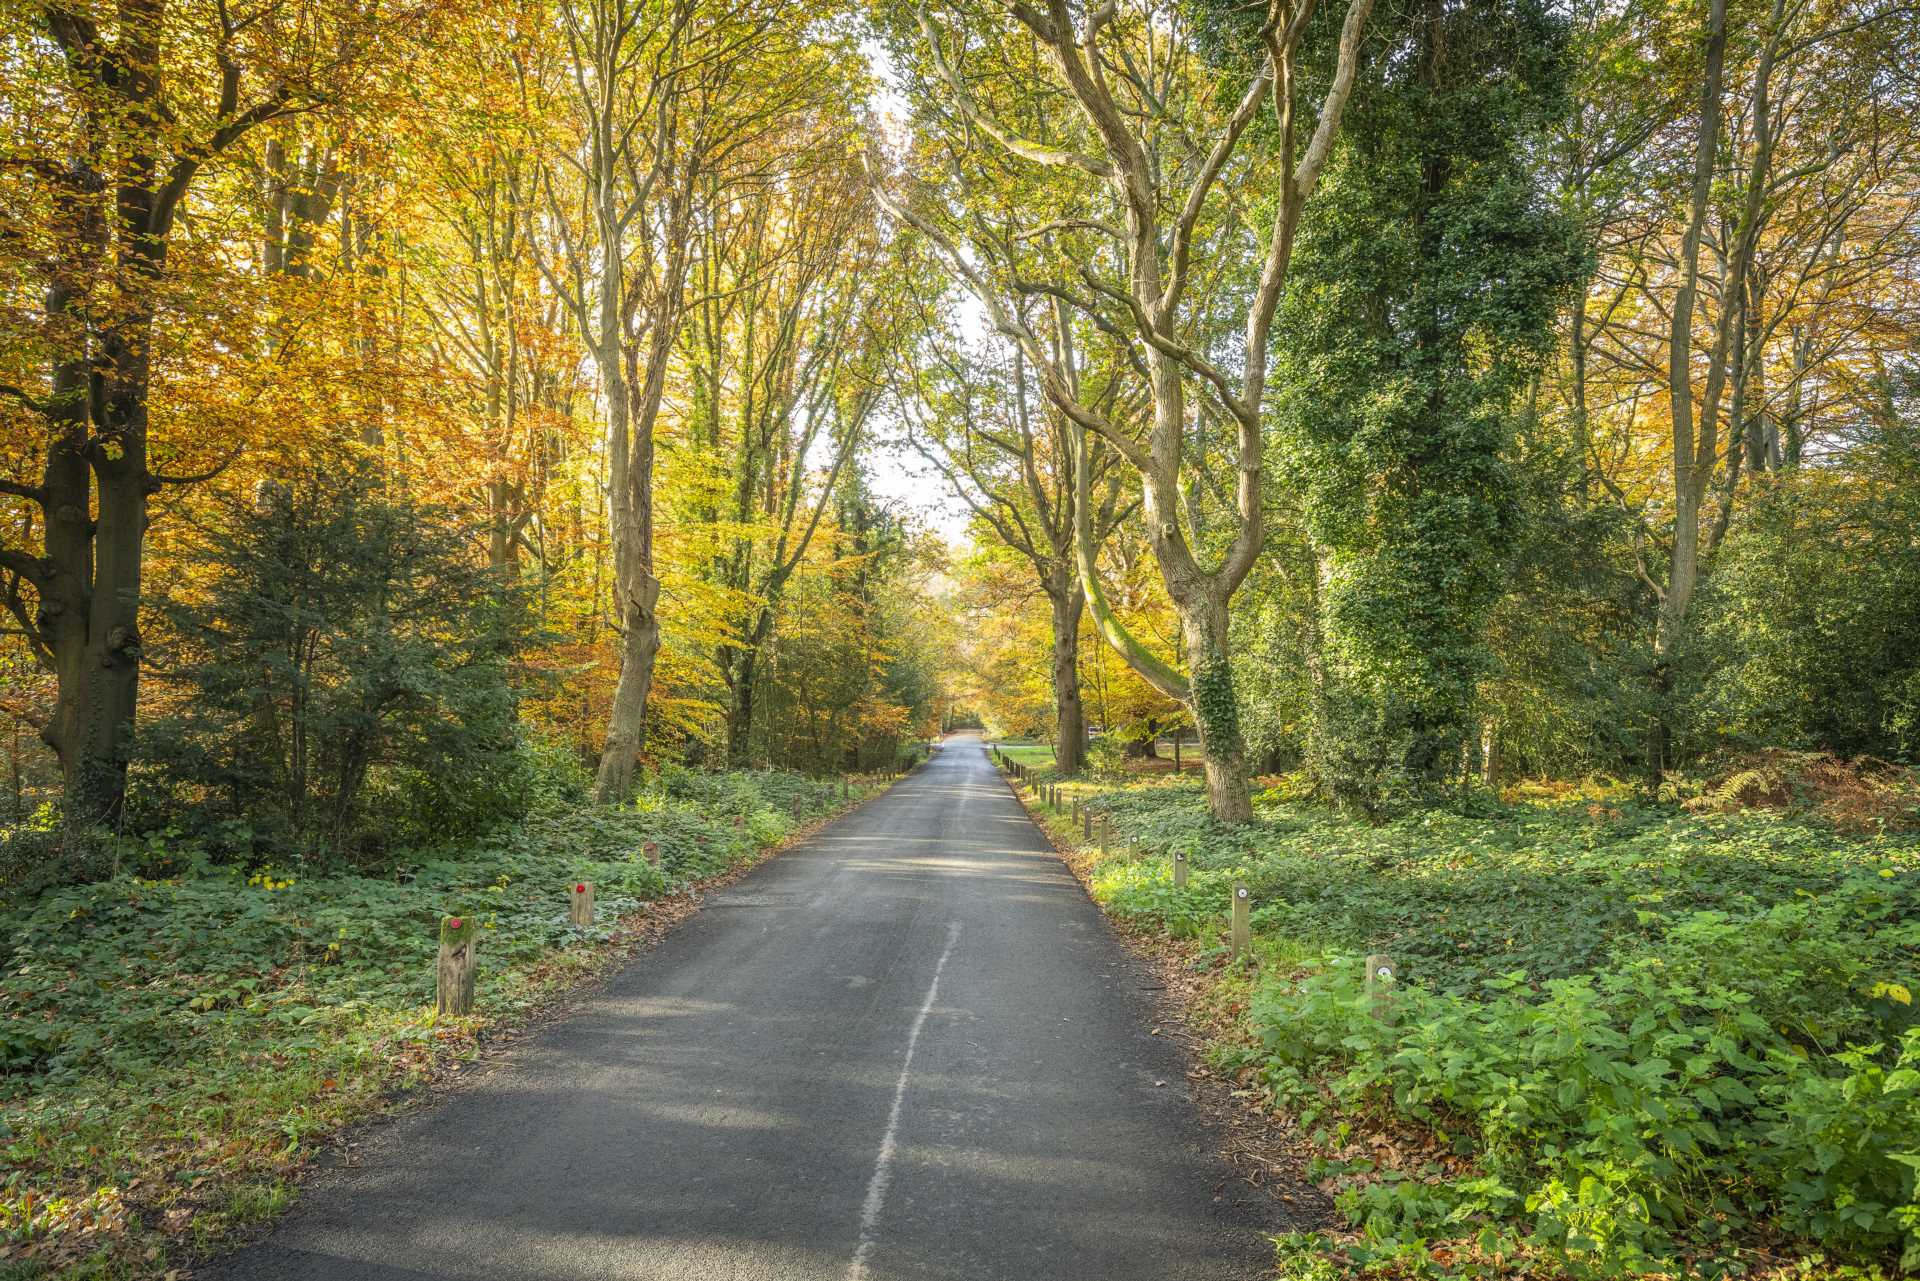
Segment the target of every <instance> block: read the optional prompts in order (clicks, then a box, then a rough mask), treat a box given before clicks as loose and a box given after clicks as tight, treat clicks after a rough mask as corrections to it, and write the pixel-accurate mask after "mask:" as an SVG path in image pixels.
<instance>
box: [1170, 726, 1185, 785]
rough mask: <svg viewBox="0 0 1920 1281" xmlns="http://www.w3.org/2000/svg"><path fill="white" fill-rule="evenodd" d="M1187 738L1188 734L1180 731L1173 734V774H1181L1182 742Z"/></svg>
mask: <svg viewBox="0 0 1920 1281" xmlns="http://www.w3.org/2000/svg"><path fill="white" fill-rule="evenodd" d="M1185 737H1186V734H1184V733H1183V732H1181V731H1180V730H1175V731H1174V732H1173V772H1174V773H1176V774H1178V773H1179V772H1180V740H1181V739H1183V738H1185Z"/></svg>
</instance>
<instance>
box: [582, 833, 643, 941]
mask: <svg viewBox="0 0 1920 1281" xmlns="http://www.w3.org/2000/svg"><path fill="white" fill-rule="evenodd" d="M647 844H649V845H651V844H653V842H652V841H648V842H647ZM567 920H569V921H571V922H572V923H573V924H575V925H592V924H593V882H592V881H575V882H574V883H573V888H572V889H570V890H568V891H567Z"/></svg>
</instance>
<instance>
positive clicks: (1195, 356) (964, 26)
mask: <svg viewBox="0 0 1920 1281" xmlns="http://www.w3.org/2000/svg"><path fill="white" fill-rule="evenodd" d="M1316 8H1317V6H1316V5H1315V3H1314V0H1270V3H1268V4H1267V5H1266V6H1265V8H1264V13H1263V15H1262V20H1261V22H1260V23H1259V25H1258V28H1257V30H1256V31H1255V32H1254V33H1253V39H1252V40H1251V42H1250V44H1251V49H1250V50H1248V52H1249V54H1250V57H1248V58H1247V59H1246V60H1245V61H1249V62H1251V63H1252V68H1251V73H1250V74H1248V73H1246V72H1244V71H1228V70H1226V69H1224V68H1222V67H1221V66H1219V65H1217V64H1215V63H1213V62H1211V61H1209V60H1208V58H1207V57H1206V56H1204V55H1203V53H1202V52H1201V51H1200V49H1199V48H1198V47H1197V45H1196V42H1195V40H1194V38H1193V35H1192V32H1191V30H1190V29H1189V26H1188V22H1187V18H1186V12H1187V11H1186V10H1185V9H1184V7H1180V6H1171V5H1167V6H1162V5H1157V4H1153V3H1139V4H1128V5H1125V6H1120V5H1115V4H1109V5H1105V6H1102V7H1100V8H1098V9H1092V10H1087V11H1084V12H1080V11H1077V10H1076V9H1075V8H1074V7H1073V6H1071V5H1069V4H1068V3H1067V0H1048V3H1047V4H1046V5H1045V6H1044V7H1042V8H1036V7H1032V6H1029V5H1025V4H1021V5H1016V6H1014V9H1013V14H1014V19H1015V21H1016V23H1017V27H1018V30H1017V32H1016V31H1010V30H1008V29H1007V28H1006V26H1005V25H1004V24H1003V23H1001V22H999V21H996V20H995V19H993V18H990V17H987V16H984V15H983V14H982V13H981V11H980V10H979V9H978V8H976V7H973V6H970V5H963V6H953V7H948V8H943V9H942V10H940V11H939V12H938V14H936V13H935V12H934V11H933V10H930V9H918V10H916V19H917V22H918V25H919V27H920V30H921V33H922V37H923V42H922V45H921V48H920V58H921V60H922V62H923V63H924V64H925V65H926V66H928V67H929V68H930V75H929V77H928V78H929V79H930V81H931V83H928V84H924V85H923V89H922V101H923V103H924V104H925V111H926V114H927V116H928V118H929V120H930V121H932V122H934V123H936V124H944V126H945V133H946V134H947V135H949V136H952V135H955V134H957V135H959V137H958V138H956V139H955V140H953V141H951V142H949V143H948V144H947V145H948V147H949V149H950V154H952V155H953V157H954V161H953V163H954V164H955V166H956V167H958V168H960V169H961V170H962V176H963V178H964V177H965V170H966V169H967V167H968V165H969V164H971V163H972V160H971V157H969V156H967V155H966V153H965V151H964V148H966V147H967V146H968V145H969V144H968V142H967V141H964V140H965V139H972V140H983V141H982V142H981V143H977V144H975V145H986V146H989V147H990V148H992V149H993V151H994V153H995V160H996V162H998V163H1002V164H1007V165H1010V166H1026V167H1037V168H1038V169H1039V170H1043V171H1045V172H1047V173H1048V174H1049V175H1051V177H1050V179H1049V180H1050V182H1051V183H1053V184H1054V185H1055V186H1056V187H1060V188H1063V189H1066V190H1068V191H1070V192H1071V195H1072V199H1071V202H1070V203H1072V204H1073V205H1074V206H1076V208H1074V209H1073V210H1072V211H1071V212H1070V213H1069V214H1068V216H1067V217H1066V218H1065V219H1055V220H1054V221H1053V222H1052V223H1048V224H1042V225H1034V226H1029V227H1028V228H1026V229H1025V230H1024V231H1023V232H1022V233H1021V235H1020V236H1019V237H1018V238H1017V239H1016V240H1014V241H1008V240H999V239H995V238H993V237H991V236H980V235H973V234H970V231H969V229H968V225H967V223H966V221H965V217H964V214H962V215H960V216H958V217H956V216H953V215H952V214H951V213H948V214H946V215H943V214H942V213H941V212H940V211H939V210H937V209H935V208H933V207H931V205H930V201H929V200H928V199H927V195H929V194H931V193H923V194H922V195H921V196H920V197H919V198H915V197H914V196H908V197H907V198H896V197H893V196H891V195H888V196H886V197H885V198H886V199H888V200H889V201H890V202H891V205H892V207H893V209H894V210H895V212H896V213H897V214H898V216H899V217H900V218H902V219H903V220H905V221H907V222H910V223H912V224H913V225H914V226H915V227H917V228H918V229H919V230H920V231H921V232H922V233H923V234H925V235H926V236H927V237H928V238H929V240H931V241H932V242H933V243H934V244H935V245H937V246H939V247H940V248H941V249H942V250H943V251H944V253H945V254H946V257H947V259H948V261H949V263H950V264H951V265H952V267H953V268H954V270H955V271H956V272H958V273H959V274H960V276H961V277H962V278H963V279H964V280H966V281H967V283H968V285H969V287H970V288H971V289H972V290H973V292H974V294H975V295H976V296H977V297H978V298H979V299H980V301H981V303H982V305H983V306H985V308H986V309H987V312H988V314H989V315H990V316H991V318H992V320H993V323H994V325H995V326H996V327H997V328H998V329H999V330H1000V331H1001V332H1002V333H1004V334H1006V335H1007V336H1008V337H1010V338H1012V339H1014V340H1015V341H1016V342H1017V343H1018V344H1019V345H1020V347H1021V350H1022V352H1023V354H1024V355H1025V357H1026V359H1027V360H1028V361H1029V362H1030V363H1031V364H1032V365H1033V367H1034V369H1035V370H1036V372H1037V373H1038V375H1039V380H1040V384H1041V386H1042V388H1043V389H1044V390H1045V392H1046V395H1047V397H1048V399H1049V400H1050V401H1051V402H1052V403H1053V404H1054V405H1055V406H1056V407H1057V408H1058V409H1059V411H1060V412H1061V413H1062V414H1064V415H1065V416H1066V417H1067V419H1068V420H1069V421H1070V422H1072V423H1073V424H1074V425H1075V427H1076V428H1077V429H1079V430H1078V431H1077V432H1076V433H1075V435H1076V437H1077V438H1078V439H1079V441H1080V445H1081V447H1084V444H1085V433H1093V434H1096V435H1098V436H1099V437H1100V439H1101V440H1102V441H1103V442H1104V443H1105V444H1106V445H1108V446H1109V447H1111V448H1112V449H1113V450H1114V451H1115V452H1116V453H1118V454H1119V455H1120V457H1121V458H1122V459H1124V460H1125V462H1126V463H1127V465H1128V466H1129V467H1130V468H1132V469H1133V470H1134V471H1135V472H1137V473H1138V475H1139V480H1140V486H1141V496H1142V508H1143V514H1144V518H1145V520H1144V523H1145V526H1146V533H1147V539H1148V543H1149V545H1150V546H1151V548H1152V550H1153V554H1154V559H1155V562H1156V563H1157V564H1158V566H1159V570H1160V575H1161V579H1162V582H1163V583H1164V585H1165V587H1166V591H1167V594H1168V596H1169V597H1170V599H1171V600H1172V602H1173V606H1174V609H1175V611H1176V612H1177V613H1178V615H1179V618H1180V624H1181V649H1182V653H1183V657H1184V659H1185V666H1186V671H1185V672H1181V671H1179V670H1177V669H1175V668H1174V667H1172V666H1171V665H1169V664H1167V663H1165V662H1163V661H1161V660H1160V659H1159V658H1158V657H1156V656H1155V655H1154V654H1153V653H1152V652H1151V651H1150V650H1149V649H1148V647H1147V646H1145V645H1143V644H1141V643H1140V641H1139V640H1138V639H1137V638H1135V637H1133V636H1132V635H1130V634H1129V633H1128V632H1127V630H1126V628H1125V627H1124V626H1123V625H1122V624H1121V623H1120V621H1119V619H1118V617H1117V616H1116V615H1115V613H1114V612H1113V610H1112V609H1111V608H1109V607H1108V605H1107V603H1106V601H1105V598H1104V596H1103V594H1102V593H1101V591H1100V587H1099V583H1098V581H1097V578H1096V576H1095V573H1094V561H1093V545H1092V522H1091V507H1092V503H1091V501H1090V497H1089V494H1088V492H1087V491H1088V490H1089V489H1090V487H1091V468H1087V467H1082V468H1080V469H1079V470H1078V484H1079V486H1080V489H1081V491H1082V493H1081V500H1080V502H1079V503H1078V510H1079V525H1080V537H1079V538H1078V539H1077V542H1078V544H1079V546H1078V549H1077V560H1078V561H1079V568H1080V577H1081V581H1082V586H1083V587H1084V589H1085V590H1086V593H1087V599H1088V603H1089V605H1090V607H1091V609H1092V611H1093V616H1094V620H1095V622H1096V623H1097V624H1098V625H1099V628H1100V631H1101V633H1102V635H1104V636H1105V637H1106V638H1107V640H1108V641H1109V643H1111V644H1112V645H1113V646H1114V647H1115V648H1116V649H1117V650H1119V652H1120V653H1121V654H1122V655H1124V656H1125V657H1126V659H1127V661H1128V663H1129V664H1131V665H1132V666H1133V667H1134V668H1135V669H1136V670H1138V671H1139V672H1140V673H1141V674H1142V675H1143V676H1145V677H1146V678H1147V679H1148V680H1149V681H1151V682H1152V683H1153V684H1154V685H1155V686H1156V687H1157V688H1159V689H1160V690H1161V691H1162V692H1164V693H1166V694H1167V695H1168V696H1170V697H1173V698H1177V699H1180V700H1181V701H1183V702H1184V703H1186V704H1187V706H1188V707H1189V709H1190V710H1191V712H1192V714H1193V718H1194V722H1195V724H1196V725H1197V726H1198V727H1199V730H1200V740H1201V746H1202V749H1203V750H1204V751H1205V753H1206V758H1207V792H1208V803H1209V807H1210V809H1211V810H1212V812H1213V814H1214V816H1215V817H1216V818H1219V819H1221V820H1223V821H1227V822H1244V821H1246V820H1247V819H1249V818H1251V816H1252V813H1253V805H1252V796H1251V793H1250V791H1249V789H1248V783H1247V771H1246V760H1245V745H1244V743H1243V742H1242V739H1241V734H1240V727H1239V701H1238V697H1237V696H1236V694H1235V692H1234V686H1233V676H1232V670H1231V667H1230V664H1229V654H1228V650H1229V646H1230V642H1229V636H1228V627H1227V610H1228V606H1229V604H1230V603H1231V601H1232V599H1233V594H1234V592H1235V590H1236V589H1237V588H1238V587H1239V586H1240V584H1241V583H1242V582H1243V581H1244V580H1245V579H1246V576H1247V574H1248V572H1249V571H1250V570H1251V569H1252V568H1253V565H1254V561H1255V560H1256V558H1257V557H1258V556H1259V554H1260V549H1261V546H1262V542H1263V503H1264V495H1263V492H1262V479H1261V474H1262V467H1263V453H1264V444H1265V440H1266V433H1267V424H1266V423H1265V421H1264V406H1265V401H1266V396H1267V369H1268V361H1269V359H1270V355H1271V352H1270V346H1271V340H1272V337H1273V320H1274V314H1275V311H1276V309H1277V308H1278V306H1279V303H1280V297H1281V293H1282V292H1283V290H1284V289H1285V287H1286V281H1287V269H1288V265H1289V262H1290V259H1291V257H1292V252H1293V241H1294V235H1295V232H1296V231H1297V229H1298V226H1299V222H1300V217H1301V214H1302V212H1303V211H1304V210H1305V208H1306V206H1307V202H1308V199H1309V197H1310V196H1311V195H1312V194H1313V191H1314V188H1315V187H1316V186H1317V185H1318V183H1319V180H1320V174H1321V171H1322V169H1323V168H1324V167H1325V165H1326V162H1327V158H1328V156H1329V155H1330V154H1331V151H1332V148H1333V142H1334V138H1335V136H1336V134H1337V132H1338V130H1339V127H1340V118H1341V115H1342V112H1343V111H1344V109H1345V107H1346V103H1347V99H1348V97H1349V95H1350V94H1351V92H1352V90H1353V84H1354V78H1355V74H1356V72H1357V71H1358V66H1359V60H1360V51H1361V37H1362V33H1363V30H1364V28H1365V25H1366V21H1367V17H1368V14H1369V13H1370V12H1371V9H1372V0H1350V3H1349V5H1348V7H1347V10H1346V13H1345V16H1344V18H1343V19H1342V21H1341V25H1340V29H1339V34H1338V37H1337V40H1336V42H1335V45H1334V50H1333V55H1332V61H1331V66H1330V68H1328V74H1327V75H1326V76H1325V77H1324V83H1325V85H1326V90H1325V93H1324V96H1323V97H1322V98H1321V101H1320V103H1319V106H1318V109H1317V112H1315V116H1316V118H1315V119H1314V121H1313V122H1312V126H1311V130H1310V132H1308V133H1307V135H1306V136H1305V137H1304V138H1303V137H1302V136H1301V134H1302V120H1301V117H1302V115H1303V114H1305V113H1304V112H1303V110H1302V104H1301V99H1302V97H1303V96H1304V93H1305V88H1304V85H1305V83H1306V82H1307V81H1308V80H1309V77H1308V76H1307V75H1306V74H1305V72H1304V70H1303V68H1302V66H1301V64H1300V53H1301V50H1302V48H1303V46H1304V44H1305V41H1306V37H1307V34H1308V31H1309V28H1310V24H1311V22H1312V19H1313V17H1314V15H1315V12H1316ZM943 28H944V29H943ZM1023 41H1030V42H1031V44H1032V48H1033V49H1034V50H1037V51H1038V60H1037V65H1034V66H1032V67H1026V66H1020V65H1019V64H1020V60H1021V57H1022V54H1021V51H1020V49H1019V45H1020V44H1021V43H1022V42H1023ZM1235 61H1236V62H1238V61H1240V60H1238V59H1236V60H1235ZM1016 66H1018V68H1019V71H1020V72H1022V73H1024V74H1027V75H1031V76H1035V77H1043V79H1041V82H1040V83H1041V85H1042V86H1043V91H1042V92H1033V91H1032V89H1031V88H1029V89H1028V90H1027V91H1026V92H1025V93H1023V94H1019V95H1018V100H1016V93H1015V91H1013V90H1012V89H1010V88H1009V85H1008V81H1009V79H1010V75H1009V73H1010V72H1011V71H1012V70H1013V69H1014V68H1015V67H1016ZM983 68H984V70H983ZM1243 81H1244V83H1243ZM935 99H938V100H940V101H939V102H938V103H936V101H935ZM1056 101H1061V102H1064V103H1067V104H1071V105H1070V108H1069V109H1068V110H1067V111H1059V110H1054V109H1053V104H1054V103H1055V102H1056ZM1263 115H1264V116H1265V118H1266V127H1267V128H1268V129H1270V130H1271V145H1270V146H1260V147H1256V146H1254V145H1251V144H1250V143H1249V141H1248V139H1249V136H1250V133H1251V132H1252V126H1253V125H1254V122H1255V121H1256V119H1260V118H1261V117H1262V116H1263ZM1069 184H1071V185H1069ZM1235 190H1245V191H1262V192H1272V193H1273V195H1272V198H1271V199H1270V201H1269V202H1268V203H1267V205H1266V207H1265V208H1263V209H1257V210H1256V209H1248V208H1247V207H1245V206H1243V205H1241V204H1239V203H1238V202H1237V201H1235V200H1234V199H1233V198H1232V193H1233V191H1235ZM966 198H967V197H966V196H963V197H962V200H963V201H964V200H965V199H966ZM1248 242H1252V243H1251V245H1249V243H1248ZM963 244H964V246H965V247H964V248H963ZM1196 244H1199V245H1200V246H1201V247H1202V254H1201V258H1202V259H1204V258H1206V257H1208V256H1210V255H1233V254H1236V253H1240V252H1244V251H1247V250H1249V249H1250V250H1251V256H1252V258H1253V259H1254V260H1255V262H1256V263H1257V267H1255V269H1254V270H1253V272H1252V273H1251V274H1252V279H1251V281H1250V282H1248V283H1246V284H1245V285H1244V287H1241V284H1242V282H1241V281H1239V280H1238V279H1236V280H1235V282H1234V285H1235V287H1234V288H1230V289H1229V288H1211V289H1209V288H1206V287H1205V285H1206V284H1207V283H1208V281H1207V279H1206V278H1205V273H1204V272H1203V273H1202V274H1201V275H1199V276H1197V275H1196V258H1195V247H1196ZM1032 295H1044V296H1046V297H1047V298H1049V299H1050V300H1052V301H1054V302H1056V303H1057V304H1058V305H1060V306H1061V307H1063V308H1066V309H1069V310H1070V311H1071V313H1072V315H1073V317H1074V321H1075V322H1076V323H1080V324H1084V325H1087V326H1090V327H1092V328H1097V329H1099V330H1100V331H1102V332H1104V333H1108V334H1110V335H1113V336H1116V337H1118V338H1120V339H1121V340H1122V341H1123V342H1124V343H1125V344H1126V347H1127V352H1128V363H1129V365H1130V366H1131V367H1132V369H1133V371H1134V373H1135V375H1136V376H1137V377H1138V378H1139V379H1140V381H1141V382H1142V383H1143V384H1144V385H1145V386H1146V387H1147V389H1148V392H1149V397H1148V403H1149V412H1148V413H1147V415H1146V421H1145V423H1144V424H1141V425H1139V426H1138V427H1136V426H1135V425H1133V424H1130V423H1128V422H1125V421H1115V420H1114V419H1112V418H1110V417H1108V416H1107V415H1106V414H1105V413H1103V412H1101V409H1100V407H1099V402H1098V399H1097V398H1096V397H1090V396H1088V395H1087V394H1085V393H1084V392H1083V389H1082V383H1081V380H1080V377H1079V369H1078V365H1077V362H1076V359H1075V356H1074V351H1073V345H1072V343H1071V342H1050V341H1047V340H1046V339H1045V338H1043V336H1042V334H1041V332H1040V331H1038V330H1036V328H1035V327H1034V326H1033V325H1031V324H1029V323H1028V321H1027V317H1026V313H1025V311H1024V310H1023V309H1022V308H1021V307H1019V306H1018V305H1017V300H1018V299H1020V298H1022V297H1026V296H1032ZM1229 326H1231V327H1233V328H1238V329H1239V330H1240V335H1241V336H1240V340H1239V341H1238V342H1237V343H1233V342H1230V341H1222V338H1223V331H1225V330H1226V329H1227V328H1228V327H1229ZM1071 330H1072V326H1071V325H1062V326H1060V327H1058V332H1059V333H1061V334H1062V335H1065V336H1068V337H1071ZM1222 360H1224V361H1225V362H1226V363H1224V364H1223V363H1222ZM1204 433H1212V434H1214V435H1224V436H1226V437H1228V438H1229V439H1230V440H1231V442H1232V443H1231V445H1230V446H1229V447H1228V448H1227V449H1226V450H1225V451H1224V452H1225V453H1226V455H1227V456H1228V457H1230V458H1231V463H1232V467H1233V471H1234V476H1233V483H1232V485H1231V496H1230V497H1227V496H1225V495H1223V496H1222V497H1223V501H1221V502H1219V503H1217V504H1215V505H1214V512H1215V518H1214V519H1213V520H1212V521H1206V520H1203V519H1202V513H1201V511H1200V510H1197V509H1196V507H1195V505H1194V504H1193V503H1192V502H1191V500H1190V499H1191V496H1192V495H1195V494H1198V495H1201V496H1203V497H1204V496H1205V494H1206V493H1207V492H1208V491H1209V488H1210V486H1209V484H1208V482H1207V479H1206V478H1196V477H1195V476H1194V475H1193V470H1194V469H1195V468H1196V466H1199V467H1201V468H1202V469H1204V465H1205V464H1204V462H1202V461H1201V459H1202V458H1203V457H1204V451H1202V450H1199V449H1196V448H1194V437H1195V436H1196V435H1200V434H1204ZM1220 488H1226V487H1224V486H1222V487H1220Z"/></svg>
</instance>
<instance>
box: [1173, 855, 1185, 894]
mask: <svg viewBox="0 0 1920 1281" xmlns="http://www.w3.org/2000/svg"><path fill="white" fill-rule="evenodd" d="M1173 888H1174V889H1176V890H1184V889H1186V888H1187V852H1186V851H1185V850H1175V851H1174V852H1173Z"/></svg>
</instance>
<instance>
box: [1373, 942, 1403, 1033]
mask: <svg viewBox="0 0 1920 1281" xmlns="http://www.w3.org/2000/svg"><path fill="white" fill-rule="evenodd" d="M1399 977H1400V971H1398V970H1397V969H1395V968H1394V965H1393V958H1392V957H1390V956H1388V955H1387V954H1386V953H1385V952H1375V953H1373V954H1372V955H1371V956H1369V957H1367V999H1368V1001H1369V1002H1370V1003H1371V1004H1372V1006H1373V1017H1374V1018H1376V1019H1384V1018H1386V1017H1387V1015H1388V1014H1389V1013H1390V1012H1391V1010H1392V1005H1393V985H1394V983H1395V982H1396V981H1398V979H1399Z"/></svg>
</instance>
